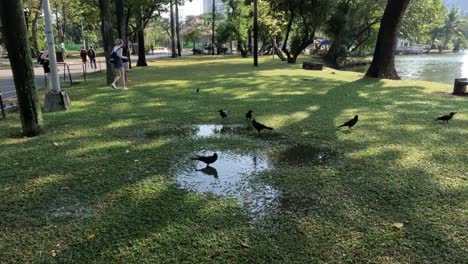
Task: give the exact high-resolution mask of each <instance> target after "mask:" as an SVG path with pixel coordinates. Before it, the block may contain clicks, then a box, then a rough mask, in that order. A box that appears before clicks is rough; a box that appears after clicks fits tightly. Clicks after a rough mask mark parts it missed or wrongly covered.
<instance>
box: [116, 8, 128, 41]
mask: <svg viewBox="0 0 468 264" xmlns="http://www.w3.org/2000/svg"><path fill="white" fill-rule="evenodd" d="M115 11H116V12H115V13H116V16H117V29H118V32H119V38H120V39H125V40H126V39H127V34H126V30H125V29H126V26H125V12H124V0H115Z"/></svg>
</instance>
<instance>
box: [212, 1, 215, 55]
mask: <svg viewBox="0 0 468 264" xmlns="http://www.w3.org/2000/svg"><path fill="white" fill-rule="evenodd" d="M212 1H213V6H212V8H213V10H212V11H213V14H212V16H213V21H212V23H211V55H215V25H216V0H212Z"/></svg>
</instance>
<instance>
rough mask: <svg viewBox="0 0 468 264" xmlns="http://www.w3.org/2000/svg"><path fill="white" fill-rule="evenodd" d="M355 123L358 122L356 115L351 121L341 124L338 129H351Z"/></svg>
mask: <svg viewBox="0 0 468 264" xmlns="http://www.w3.org/2000/svg"><path fill="white" fill-rule="evenodd" d="M357 122H358V115H355V116H354V118H353V119H351V120H349V121H347V122H346V123H344V124H342V125H341V126H339V127H338V128H340V127H344V126H347V127H349V129H351V128H352V127H353V126H354V125H356V123H357Z"/></svg>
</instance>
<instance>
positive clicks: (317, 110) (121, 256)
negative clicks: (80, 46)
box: [0, 57, 468, 263]
mask: <svg viewBox="0 0 468 264" xmlns="http://www.w3.org/2000/svg"><path fill="white" fill-rule="evenodd" d="M250 64H251V61H250V60H241V59H223V58H217V59H211V58H209V57H194V58H185V59H180V60H161V61H158V62H156V63H152V64H151V67H148V68H143V69H135V70H133V71H132V73H131V76H130V79H131V80H133V81H132V82H131V83H130V87H131V91H129V92H126V93H125V92H122V91H114V90H112V89H110V88H109V87H105V86H103V76H95V77H94V78H92V79H91V80H90V81H88V83H87V84H83V85H80V86H76V87H73V88H72V90H71V91H70V94H71V98H72V100H73V108H72V109H71V110H69V111H67V112H59V113H49V114H45V120H46V130H45V133H44V134H43V135H41V136H39V137H36V138H18V137H17V136H15V135H17V132H18V131H19V129H20V126H19V123H20V122H19V117H18V115H16V114H13V115H10V117H9V119H8V120H6V121H4V120H2V121H0V127H1V129H0V149H1V152H0V161H1V165H0V171H1V177H0V200H1V201H2V202H1V203H0V214H1V217H0V262H4V261H18V262H31V261H34V262H51V261H60V262H67V261H69V260H71V259H73V260H74V261H78V262H87V263H88V262H94V261H96V262H97V261H99V262H102V261H104V260H107V261H118V262H125V263H128V262H135V263H141V262H155V261H157V262H158V263H174V262H175V261H179V262H180V261H188V262H193V263H200V262H211V261H220V262H246V261H249V262H254V263H260V262H265V263H271V262H277V263H284V262H285V261H288V262H298V263H299V262H302V263H304V262H314V261H317V260H323V261H326V262H348V261H355V262H379V263H381V262H389V263H393V262H409V261H411V262H451V263H456V262H458V263H461V262H464V261H466V259H468V242H467V241H468V235H467V223H468V212H467V208H468V199H467V198H468V193H467V180H468V169H467V165H466V164H467V160H468V159H467V158H468V156H467V155H468V145H467V143H466V142H467V141H466V140H467V135H468V103H467V98H460V97H453V96H449V95H447V94H444V93H443V92H444V91H450V89H451V87H450V86H449V85H444V84H436V83H426V82H410V81H399V82H397V81H377V80H364V79H360V75H358V74H357V73H352V72H340V71H335V72H336V74H332V70H329V69H326V70H324V71H323V72H312V71H303V70H301V69H300V66H299V65H287V64H283V63H279V62H277V61H276V62H272V61H271V60H268V59H266V61H261V67H259V68H258V69H253V68H252V67H251V66H250ZM196 88H200V89H201V93H200V94H196V93H194V91H195V89H196ZM220 108H224V109H228V110H230V112H232V116H231V118H230V119H229V120H228V121H226V123H231V124H237V123H242V122H243V114H244V113H245V111H246V110H247V109H253V110H255V114H256V116H257V119H258V120H260V121H262V122H264V123H266V124H269V125H272V126H274V127H275V128H278V129H276V130H275V132H274V133H267V134H265V135H260V136H258V135H256V134H254V133H252V134H249V133H246V134H245V137H244V138H242V137H241V138H239V137H236V138H232V139H229V138H212V139H203V140H201V141H200V140H195V139H192V138H190V137H188V136H186V132H185V130H184V129H182V128H180V126H185V125H188V124H204V123H219V122H220V120H219V117H218V116H217V113H216V111H217V110H218V109H220ZM451 111H457V112H459V114H457V115H456V116H455V120H453V122H451V123H450V124H449V125H442V124H436V123H434V122H433V119H434V117H435V116H438V115H441V114H446V113H449V112H451ZM355 113H358V114H359V115H360V117H361V120H360V123H359V124H358V125H357V127H355V129H353V131H352V132H348V131H344V132H337V131H336V130H335V127H336V126H337V125H339V124H340V123H342V122H344V121H346V120H348V119H350V118H351V117H353V116H354V114H355ZM145 131H147V132H148V131H150V132H151V134H152V135H154V136H153V137H152V138H143V137H141V135H142V133H143V132H145ZM278 135H280V136H278ZM296 145H300V146H320V147H323V148H327V149H331V150H333V151H334V152H335V153H337V154H336V156H335V157H334V158H333V159H332V160H331V161H329V162H327V163H326V164H324V165H321V166H313V165H298V166H276V167H275V170H273V171H271V172H268V173H264V174H263V175H262V180H264V181H266V182H268V184H271V185H274V186H276V187H277V188H278V189H280V190H281V192H282V196H281V211H282V212H283V213H282V214H278V215H272V216H271V217H267V218H266V219H264V221H261V222H249V220H248V216H247V215H246V213H245V212H244V211H243V210H242V208H239V207H238V205H237V204H236V203H235V201H233V200H231V199H225V198H217V197H214V196H210V195H207V196H200V195H196V194H193V193H190V192H186V191H183V190H180V189H178V188H177V187H176V186H175V185H174V183H173V180H172V179H173V178H172V177H173V176H172V174H171V166H172V165H171V162H172V160H174V159H175V158H176V157H177V156H179V155H180V156H182V157H186V155H187V153H191V152H193V151H199V150H203V149H208V150H231V151H236V152H246V151H251V150H262V149H263V150H265V151H271V152H272V153H275V152H280V151H281V150H282V149H285V148H287V147H288V146H296ZM127 150H128V151H129V152H128V153H126V152H127ZM395 223H403V227H402V228H398V227H395V226H394V224H395ZM53 255H55V257H54V256H53ZM143 260H145V261H143Z"/></svg>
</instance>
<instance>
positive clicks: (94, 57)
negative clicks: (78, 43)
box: [88, 47, 97, 70]
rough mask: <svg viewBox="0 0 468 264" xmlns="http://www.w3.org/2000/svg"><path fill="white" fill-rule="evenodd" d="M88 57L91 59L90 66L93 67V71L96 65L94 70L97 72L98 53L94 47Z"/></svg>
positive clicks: (89, 51)
mask: <svg viewBox="0 0 468 264" xmlns="http://www.w3.org/2000/svg"><path fill="white" fill-rule="evenodd" d="M88 57H89V65H90V66H91V69H92V68H93V63H94V70H96V69H97V67H96V52H95V51H94V49H93V47H90V48H89V50H88Z"/></svg>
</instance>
